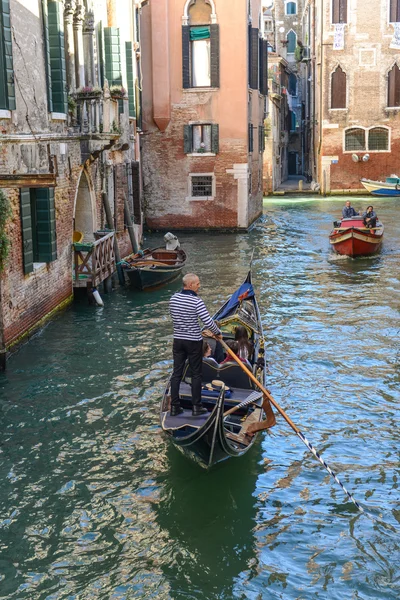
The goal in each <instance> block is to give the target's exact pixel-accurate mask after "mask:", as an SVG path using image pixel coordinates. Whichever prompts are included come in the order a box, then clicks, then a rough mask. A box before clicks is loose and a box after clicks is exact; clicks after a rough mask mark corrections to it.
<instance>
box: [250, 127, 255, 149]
mask: <svg viewBox="0 0 400 600" xmlns="http://www.w3.org/2000/svg"><path fill="white" fill-rule="evenodd" d="M253 150H254V125H252V124H251V123H249V152H253Z"/></svg>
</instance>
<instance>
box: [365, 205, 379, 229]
mask: <svg viewBox="0 0 400 600" xmlns="http://www.w3.org/2000/svg"><path fill="white" fill-rule="evenodd" d="M363 219H364V225H365V227H368V228H370V227H376V221H377V219H378V215H377V214H376V212H375V211H374V207H373V206H368V207H367V210H366V211H365V213H363Z"/></svg>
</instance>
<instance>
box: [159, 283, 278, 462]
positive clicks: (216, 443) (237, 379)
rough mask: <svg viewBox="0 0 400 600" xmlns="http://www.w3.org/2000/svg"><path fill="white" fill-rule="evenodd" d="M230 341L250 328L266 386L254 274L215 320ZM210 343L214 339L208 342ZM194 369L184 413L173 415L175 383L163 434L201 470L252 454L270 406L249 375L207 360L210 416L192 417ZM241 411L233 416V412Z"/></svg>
mask: <svg viewBox="0 0 400 600" xmlns="http://www.w3.org/2000/svg"><path fill="white" fill-rule="evenodd" d="M213 319H214V321H216V322H217V323H218V326H219V328H220V329H221V331H222V334H223V338H224V340H225V341H227V340H229V339H234V336H235V329H236V327H238V326H239V325H242V326H244V327H246V329H247V332H248V335H249V339H250V340H251V342H252V343H253V345H254V355H253V357H251V358H252V360H253V364H252V365H251V366H250V365H249V367H248V368H249V369H250V370H251V371H252V372H253V373H254V374H255V375H256V377H257V379H258V380H259V381H260V383H261V384H262V385H264V383H265V361H264V360H263V355H264V336H263V330H262V324H261V317H260V312H259V308H258V305H257V301H256V297H255V293H254V288H253V285H252V283H251V273H250V272H249V274H248V276H247V278H246V280H245V282H244V283H243V284H242V285H241V286H240V287H239V288H238V289H237V290H236V291H235V292H234V293H233V294H232V296H231V297H230V298H229V300H228V301H227V302H226V303H225V304H224V305H223V306H222V307H221V308H220V309H219V310H218V311H217V313H216V314H215V315H214V316H213ZM205 339H207V340H208V341H210V343H212V342H213V341H214V340H212V339H211V338H205ZM190 375H191V373H190V367H189V365H188V364H187V365H186V367H185V370H184V374H183V378H182V382H181V385H180V403H181V406H182V407H183V408H184V412H183V413H182V414H180V415H177V416H171V415H170V412H169V409H170V403H171V395H170V382H169V383H168V385H167V388H166V390H165V393H164V396H163V399H162V401H161V406H160V421H161V427H162V430H163V432H164V433H165V434H166V435H167V436H168V437H169V438H170V439H171V440H172V442H173V443H174V444H175V446H176V447H177V448H179V449H180V450H181V451H182V452H184V453H185V454H186V455H187V456H189V458H191V459H193V460H195V461H196V462H198V463H199V464H200V465H201V466H203V467H206V468H209V467H211V466H212V465H213V464H215V463H218V462H221V461H223V460H226V459H228V458H231V457H238V456H241V455H242V454H245V453H246V452H248V450H249V449H250V448H251V446H252V445H253V444H254V443H255V440H256V438H257V432H255V431H254V430H258V429H264V428H266V427H264V426H263V423H266V421H263V419H264V416H265V415H264V410H266V405H265V402H268V400H266V399H265V398H263V395H262V393H261V392H259V390H258V389H256V386H255V385H254V383H253V382H252V381H251V379H250V378H249V376H248V375H247V374H246V373H245V372H244V371H243V370H242V369H241V367H240V366H239V365H238V364H236V363H234V362H226V363H221V364H218V363H216V362H215V361H214V360H213V359H207V358H205V359H203V377H202V382H203V390H202V404H203V405H204V406H205V407H206V408H207V409H208V413H207V414H205V415H202V416H200V417H194V416H192V402H191V386H190V382H191V378H190ZM236 407H238V409H237V410H235V411H234V412H232V413H231V414H229V415H227V414H226V413H227V412H228V411H229V410H230V409H233V408H236Z"/></svg>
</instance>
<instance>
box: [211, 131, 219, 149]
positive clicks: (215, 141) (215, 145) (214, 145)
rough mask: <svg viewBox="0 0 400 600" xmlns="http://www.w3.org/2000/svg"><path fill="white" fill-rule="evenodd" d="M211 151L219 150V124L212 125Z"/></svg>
mask: <svg viewBox="0 0 400 600" xmlns="http://www.w3.org/2000/svg"><path fill="white" fill-rule="evenodd" d="M211 152H214V154H218V152H219V125H211Z"/></svg>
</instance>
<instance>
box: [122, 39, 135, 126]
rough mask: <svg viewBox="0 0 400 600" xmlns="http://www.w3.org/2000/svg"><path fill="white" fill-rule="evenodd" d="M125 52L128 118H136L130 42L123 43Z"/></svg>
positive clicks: (132, 59)
mask: <svg viewBox="0 0 400 600" xmlns="http://www.w3.org/2000/svg"><path fill="white" fill-rule="evenodd" d="M125 51H126V81H127V84H128V97H129V116H130V117H136V109H135V81H134V78H133V64H134V63H133V61H134V58H133V47H132V42H125Z"/></svg>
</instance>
